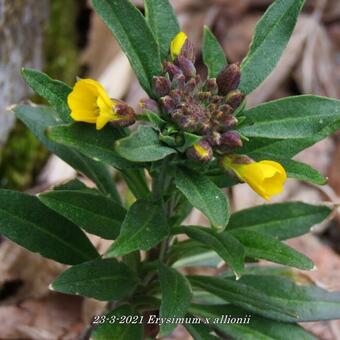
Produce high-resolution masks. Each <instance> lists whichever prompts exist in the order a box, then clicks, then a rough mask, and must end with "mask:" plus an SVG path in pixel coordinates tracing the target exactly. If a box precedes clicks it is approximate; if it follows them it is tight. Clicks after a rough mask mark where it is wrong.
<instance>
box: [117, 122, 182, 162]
mask: <svg viewBox="0 0 340 340" xmlns="http://www.w3.org/2000/svg"><path fill="white" fill-rule="evenodd" d="M115 150H116V152H117V153H118V154H119V155H120V156H122V157H124V158H125V159H127V160H129V161H132V162H153V161H158V160H160V159H163V158H165V157H166V156H168V155H171V154H173V153H175V152H176V150H175V149H172V148H169V147H167V146H164V145H162V144H161V143H160V141H159V138H158V134H157V132H156V131H154V130H153V129H152V128H151V127H146V126H141V127H139V129H138V130H137V131H136V132H133V133H132V134H131V135H130V136H128V137H126V138H123V139H120V140H118V141H117V142H116V144H115Z"/></svg>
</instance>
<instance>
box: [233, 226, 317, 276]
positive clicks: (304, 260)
mask: <svg viewBox="0 0 340 340" xmlns="http://www.w3.org/2000/svg"><path fill="white" fill-rule="evenodd" d="M231 234H232V235H233V236H234V237H235V238H236V239H238V240H239V241H240V242H241V244H242V245H243V246H244V249H245V254H246V256H248V257H251V258H255V259H264V260H267V261H271V262H275V263H280V264H283V265H286V266H291V267H295V268H300V269H303V270H311V269H313V267H314V264H313V262H312V261H311V260H310V259H309V258H308V257H306V256H305V255H303V254H301V253H299V252H297V251H296V250H294V249H292V248H290V247H288V246H287V245H285V244H284V243H282V242H280V241H278V240H276V239H275V238H273V237H271V236H269V235H265V234H261V233H259V232H257V231H253V230H249V229H245V228H242V229H241V228H240V229H235V230H234V231H232V232H231Z"/></svg>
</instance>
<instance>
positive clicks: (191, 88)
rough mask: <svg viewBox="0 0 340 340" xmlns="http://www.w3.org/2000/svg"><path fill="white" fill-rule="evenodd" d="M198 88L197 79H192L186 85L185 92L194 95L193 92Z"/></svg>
mask: <svg viewBox="0 0 340 340" xmlns="http://www.w3.org/2000/svg"><path fill="white" fill-rule="evenodd" d="M196 86H197V83H196V79H195V78H192V79H190V80H189V81H188V82H187V83H186V84H185V86H184V90H185V92H186V93H188V94H193V92H195V89H196Z"/></svg>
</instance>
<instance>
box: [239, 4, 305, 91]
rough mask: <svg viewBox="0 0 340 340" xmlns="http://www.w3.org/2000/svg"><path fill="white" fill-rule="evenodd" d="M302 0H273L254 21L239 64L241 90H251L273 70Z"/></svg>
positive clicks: (292, 27)
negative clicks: (252, 35) (249, 42)
mask: <svg viewBox="0 0 340 340" xmlns="http://www.w3.org/2000/svg"><path fill="white" fill-rule="evenodd" d="M303 4H304V0H276V1H274V2H273V4H272V5H271V6H270V7H269V8H268V9H267V11H266V13H265V14H264V15H263V17H262V18H261V20H260V21H259V22H258V23H257V25H256V29H255V34H254V37H253V41H252V43H251V46H250V49H249V52H248V54H247V56H246V57H245V59H244V60H243V62H242V64H241V74H242V77H241V84H240V89H241V91H242V92H244V93H246V94H248V93H250V92H252V91H253V90H254V89H255V88H256V87H257V86H258V85H259V84H260V83H261V82H262V81H263V80H264V79H265V78H266V77H267V76H268V75H269V74H270V73H271V71H272V70H273V68H274V67H275V66H276V64H277V62H278V61H279V59H280V57H281V54H282V52H283V50H284V49H285V47H286V45H287V43H288V41H289V38H290V36H291V34H292V32H293V30H294V27H295V24H296V21H297V17H298V15H299V13H300V11H301V9H302V6H303Z"/></svg>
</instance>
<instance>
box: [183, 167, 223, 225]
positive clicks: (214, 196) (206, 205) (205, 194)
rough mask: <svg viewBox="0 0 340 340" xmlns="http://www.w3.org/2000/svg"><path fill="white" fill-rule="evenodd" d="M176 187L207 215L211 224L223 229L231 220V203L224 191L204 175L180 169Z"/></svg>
mask: <svg viewBox="0 0 340 340" xmlns="http://www.w3.org/2000/svg"><path fill="white" fill-rule="evenodd" d="M176 187H177V189H178V190H179V191H181V192H182V193H183V194H184V195H185V197H186V198H187V199H188V201H189V202H190V203H191V204H192V205H193V206H194V207H195V208H197V209H198V210H200V211H202V213H203V214H204V215H205V216H207V218H208V219H209V221H210V222H211V224H212V225H213V226H214V227H215V228H217V229H219V230H223V229H224V228H225V227H226V225H227V223H228V220H229V203H228V201H227V198H226V196H225V195H224V194H223V192H222V191H221V190H220V189H219V188H218V187H217V186H216V185H215V184H214V183H213V182H212V181H210V179H209V178H207V177H206V176H204V175H200V174H198V173H196V172H193V171H191V170H178V171H177V174H176Z"/></svg>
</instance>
